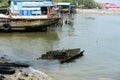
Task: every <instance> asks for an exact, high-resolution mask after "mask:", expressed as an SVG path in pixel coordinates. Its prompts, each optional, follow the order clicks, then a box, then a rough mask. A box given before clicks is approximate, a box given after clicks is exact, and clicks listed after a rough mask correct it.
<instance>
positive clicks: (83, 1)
mask: <svg viewBox="0 0 120 80" xmlns="http://www.w3.org/2000/svg"><path fill="white" fill-rule="evenodd" d="M78 3H79V4H80V5H84V6H83V8H85V9H93V8H96V7H98V8H99V7H100V6H99V4H98V3H97V2H95V1H94V0H78Z"/></svg>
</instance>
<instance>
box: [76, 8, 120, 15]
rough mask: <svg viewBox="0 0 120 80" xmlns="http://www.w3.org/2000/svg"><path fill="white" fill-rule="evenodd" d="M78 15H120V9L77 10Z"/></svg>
mask: <svg viewBox="0 0 120 80" xmlns="http://www.w3.org/2000/svg"><path fill="white" fill-rule="evenodd" d="M76 13H77V14H120V9H78V8H77V9H76Z"/></svg>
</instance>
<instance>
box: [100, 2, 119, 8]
mask: <svg viewBox="0 0 120 80" xmlns="http://www.w3.org/2000/svg"><path fill="white" fill-rule="evenodd" d="M99 4H100V6H101V7H102V8H107V9H108V8H120V7H119V6H118V5H117V4H115V3H99Z"/></svg>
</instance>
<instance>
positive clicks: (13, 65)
mask: <svg viewBox="0 0 120 80" xmlns="http://www.w3.org/2000/svg"><path fill="white" fill-rule="evenodd" d="M0 66H10V67H29V66H30V65H29V64H26V63H0Z"/></svg>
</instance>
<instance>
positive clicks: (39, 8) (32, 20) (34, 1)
mask: <svg viewBox="0 0 120 80" xmlns="http://www.w3.org/2000/svg"><path fill="white" fill-rule="evenodd" d="M9 3H10V7H9V8H7V11H6V12H7V13H6V14H4V13H0V30H4V31H11V30H26V31H41V30H42V31H47V27H49V26H51V25H54V24H57V23H58V21H59V20H60V17H59V16H58V15H57V12H56V11H55V10H53V9H52V8H53V6H54V5H53V3H52V1H51V0H49V1H44V0H10V2H9Z"/></svg>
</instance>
